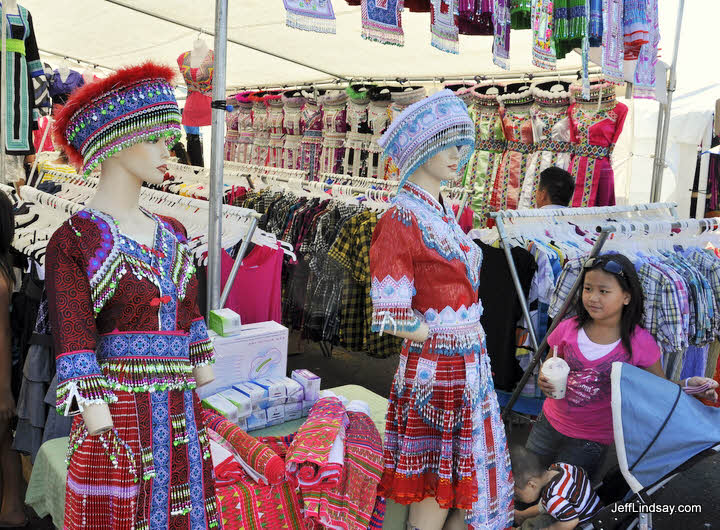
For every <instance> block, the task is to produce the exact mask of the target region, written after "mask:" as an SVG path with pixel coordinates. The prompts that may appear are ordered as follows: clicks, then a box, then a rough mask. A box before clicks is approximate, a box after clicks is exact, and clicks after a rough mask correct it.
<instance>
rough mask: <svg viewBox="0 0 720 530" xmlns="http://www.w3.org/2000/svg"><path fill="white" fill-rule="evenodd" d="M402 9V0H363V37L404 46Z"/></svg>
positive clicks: (361, 11)
mask: <svg viewBox="0 0 720 530" xmlns="http://www.w3.org/2000/svg"><path fill="white" fill-rule="evenodd" d="M359 4H360V2H358V5H359ZM402 9H403V2H402V0H362V9H361V10H360V13H361V17H362V37H363V39H368V40H372V41H375V42H380V43H382V44H395V45H397V46H403V45H404V44H405V34H404V32H403V29H402Z"/></svg>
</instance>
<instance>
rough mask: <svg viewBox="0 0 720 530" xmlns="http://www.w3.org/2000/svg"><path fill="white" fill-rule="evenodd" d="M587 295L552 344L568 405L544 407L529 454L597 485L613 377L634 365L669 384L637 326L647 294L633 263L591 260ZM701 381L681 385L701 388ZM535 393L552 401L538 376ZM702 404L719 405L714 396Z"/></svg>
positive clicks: (608, 432)
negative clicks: (563, 370) (622, 366)
mask: <svg viewBox="0 0 720 530" xmlns="http://www.w3.org/2000/svg"><path fill="white" fill-rule="evenodd" d="M582 282H583V283H582V285H583V291H582V295H581V296H579V297H578V300H577V305H576V315H577V316H576V317H573V318H569V319H567V320H564V321H563V322H561V323H560V324H559V325H558V326H557V327H556V328H555V330H554V331H553V332H552V333H551V334H550V336H549V337H548V344H549V345H550V347H551V348H555V347H556V348H557V354H558V356H560V357H563V358H564V359H565V361H566V362H567V363H568V365H569V366H570V374H569V376H568V382H567V390H566V393H565V397H564V398H563V399H546V400H545V404H544V406H543V411H542V414H541V415H540V417H539V418H538V421H537V422H536V423H535V425H534V426H533V429H532V431H531V432H530V437H529V438H528V441H527V444H526V447H527V448H528V449H529V450H531V451H533V452H534V453H536V454H538V455H540V456H541V457H544V459H546V460H547V461H548V462H549V463H554V462H565V463H568V464H573V465H576V466H580V467H582V468H584V470H585V471H586V473H587V474H588V475H589V476H590V477H593V476H594V474H595V473H596V471H597V469H598V466H599V465H600V464H602V462H603V460H604V458H605V455H606V453H607V449H608V446H609V445H610V444H611V443H612V441H613V424H612V412H611V408H610V393H611V392H610V369H611V366H612V363H613V362H624V363H629V364H632V365H634V366H638V367H640V368H644V369H645V370H647V371H649V372H651V373H653V374H655V375H657V376H658V377H662V378H664V377H665V373H664V371H663V368H662V364H661V351H660V348H659V347H658V345H657V343H656V342H655V340H654V339H653V337H652V335H650V333H648V332H647V331H646V330H645V329H643V328H642V327H641V326H640V322H641V318H642V312H643V292H642V286H641V285H640V280H639V279H638V276H637V272H636V271H635V267H634V266H633V264H632V262H630V260H629V259H627V258H626V257H625V256H623V255H621V254H606V255H604V256H601V257H598V258H592V259H589V260H588V262H587V263H586V264H585V267H584V269H583V278H582ZM706 381H712V380H709V379H706V378H704V377H692V378H690V379H688V380H687V382H685V381H682V382H680V384H681V385H685V384H687V385H689V386H699V385H702V384H704V383H705V382H706ZM538 386H539V387H540V389H541V390H542V391H543V392H544V393H545V394H546V395H547V396H550V395H551V393H552V391H553V388H552V385H551V384H550V383H549V381H548V380H547V378H545V377H544V376H543V375H542V372H541V375H540V377H539V379H538ZM716 387H717V383H715V384H714V385H713V388H711V389H710V390H708V391H707V392H706V393H705V394H700V396H702V397H705V398H707V399H711V400H714V399H715V398H716V394H715V391H714V388H716Z"/></svg>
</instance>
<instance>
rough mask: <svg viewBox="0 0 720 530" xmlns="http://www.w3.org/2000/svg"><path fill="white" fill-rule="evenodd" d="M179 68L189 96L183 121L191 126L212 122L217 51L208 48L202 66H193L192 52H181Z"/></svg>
mask: <svg viewBox="0 0 720 530" xmlns="http://www.w3.org/2000/svg"><path fill="white" fill-rule="evenodd" d="M177 63H178V68H179V69H180V73H181V74H182V75H183V79H184V80H185V85H186V86H187V89H188V97H187V100H186V101H185V108H184V109H183V113H182V123H183V125H187V126H190V127H204V126H206V125H210V123H211V122H212V107H211V106H210V103H211V100H212V98H211V95H212V82H213V73H214V71H215V53H214V52H213V51H212V50H208V52H207V55H205V57H204V58H203V60H202V62H201V63H200V66H199V67H197V68H193V67H192V66H190V65H191V64H192V52H185V53H181V54H180V55H179V56H178V58H177Z"/></svg>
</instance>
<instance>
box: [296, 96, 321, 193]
mask: <svg viewBox="0 0 720 530" xmlns="http://www.w3.org/2000/svg"><path fill="white" fill-rule="evenodd" d="M300 127H302V129H303V137H302V141H301V142H300V162H301V163H302V167H301V169H304V170H305V171H307V172H308V178H309V179H310V180H317V175H318V172H319V171H320V151H321V150H322V129H323V111H322V109H321V108H320V106H318V104H317V102H315V101H312V100H308V102H307V103H306V104H305V108H304V109H303V111H302V115H301V116H300Z"/></svg>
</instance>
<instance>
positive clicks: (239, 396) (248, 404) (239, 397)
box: [220, 388, 252, 418]
mask: <svg viewBox="0 0 720 530" xmlns="http://www.w3.org/2000/svg"><path fill="white" fill-rule="evenodd" d="M220 395H221V396H222V397H224V398H225V399H227V400H228V401H229V402H230V403H232V404H233V405H235V406H236V407H237V409H238V418H247V417H248V416H250V414H252V401H251V400H250V397H249V396H246V395H245V394H243V393H242V392H240V391H239V390H235V389H234V388H228V389H227V390H223V391H222V392H220Z"/></svg>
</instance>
